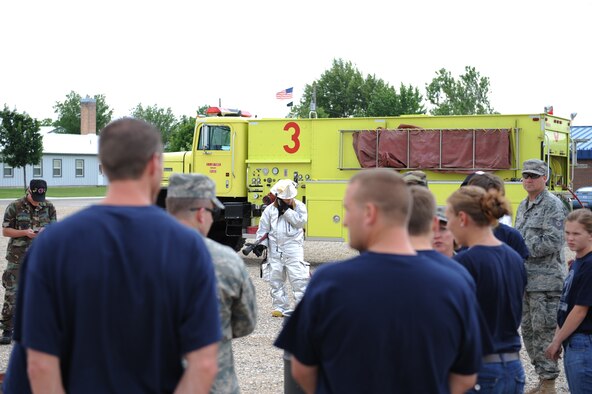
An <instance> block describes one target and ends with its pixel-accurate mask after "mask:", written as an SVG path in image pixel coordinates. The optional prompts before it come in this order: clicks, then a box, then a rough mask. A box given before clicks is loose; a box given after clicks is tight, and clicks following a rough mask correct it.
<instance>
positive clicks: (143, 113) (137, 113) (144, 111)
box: [131, 103, 177, 150]
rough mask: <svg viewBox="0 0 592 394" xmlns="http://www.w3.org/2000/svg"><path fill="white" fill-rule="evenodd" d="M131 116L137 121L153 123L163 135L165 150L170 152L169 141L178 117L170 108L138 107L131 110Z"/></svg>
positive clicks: (155, 106)
mask: <svg viewBox="0 0 592 394" xmlns="http://www.w3.org/2000/svg"><path fill="white" fill-rule="evenodd" d="M131 116H133V117H134V118H136V119H142V120H145V121H146V122H148V123H152V124H153V125H154V126H156V127H157V128H158V130H160V132H161V133H162V142H163V144H164V146H165V150H168V144H169V139H170V137H171V134H172V133H173V129H174V128H175V126H176V125H177V117H176V116H175V114H173V110H172V109H171V108H170V107H169V108H166V109H165V108H160V107H158V106H157V105H156V104H155V105H152V106H146V107H144V106H142V104H141V103H140V104H138V105H136V107H135V108H133V109H132V110H131Z"/></svg>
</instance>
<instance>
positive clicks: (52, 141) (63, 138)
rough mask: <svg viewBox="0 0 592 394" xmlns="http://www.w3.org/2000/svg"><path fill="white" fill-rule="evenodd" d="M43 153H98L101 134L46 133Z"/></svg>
mask: <svg viewBox="0 0 592 394" xmlns="http://www.w3.org/2000/svg"><path fill="white" fill-rule="evenodd" d="M43 153H44V154H52V153H56V154H70V155H97V154H98V153H99V136H98V135H96V134H88V135H80V134H55V133H48V134H44V135H43Z"/></svg>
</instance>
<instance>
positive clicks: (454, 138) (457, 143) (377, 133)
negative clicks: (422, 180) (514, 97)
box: [353, 125, 511, 171]
mask: <svg viewBox="0 0 592 394" xmlns="http://www.w3.org/2000/svg"><path fill="white" fill-rule="evenodd" d="M440 141H441V143H440ZM377 142H378V143H377ZM353 145H354V151H355V153H356V156H357V158H358V161H359V163H360V166H361V167H362V168H371V167H376V166H377V160H378V167H390V168H419V169H435V170H441V171H455V170H462V169H465V170H466V169H483V170H486V169H509V168H510V167H511V159H510V129H446V130H440V129H421V128H417V127H415V126H408V125H400V126H399V128H398V129H394V130H389V129H379V130H358V131H354V133H353ZM440 147H441V149H440ZM377 148H378V149H377ZM473 149H474V152H475V155H474V158H473ZM473 160H474V162H473Z"/></svg>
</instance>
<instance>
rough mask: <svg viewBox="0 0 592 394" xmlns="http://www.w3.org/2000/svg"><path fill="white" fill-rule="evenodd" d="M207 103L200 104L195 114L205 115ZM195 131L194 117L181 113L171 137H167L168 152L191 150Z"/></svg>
mask: <svg viewBox="0 0 592 394" xmlns="http://www.w3.org/2000/svg"><path fill="white" fill-rule="evenodd" d="M208 108H209V105H202V106H201V107H199V108H198V109H197V116H205V114H206V110H207V109H208ZM194 131H195V118H194V117H191V116H185V115H183V116H182V117H181V119H180V120H179V122H178V123H177V124H176V125H175V128H174V129H173V132H172V134H171V138H170V139H169V145H168V151H169V152H182V151H188V150H191V147H192V145H193V134H194Z"/></svg>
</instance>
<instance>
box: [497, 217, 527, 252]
mask: <svg viewBox="0 0 592 394" xmlns="http://www.w3.org/2000/svg"><path fill="white" fill-rule="evenodd" d="M493 235H495V237H496V238H497V239H499V240H500V241H502V242H504V243H505V244H506V245H508V246H509V247H511V248H512V249H514V250H515V251H516V252H517V253H518V254H519V255H520V256H522V258H523V259H524V260H526V259H527V258H528V256H530V253H529V252H528V248H527V247H526V242H524V238H523V237H522V234H520V231H518V230H516V229H515V228H514V227H510V226H508V225H507V224H503V223H499V224H498V225H497V227H495V228H494V229H493Z"/></svg>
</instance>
